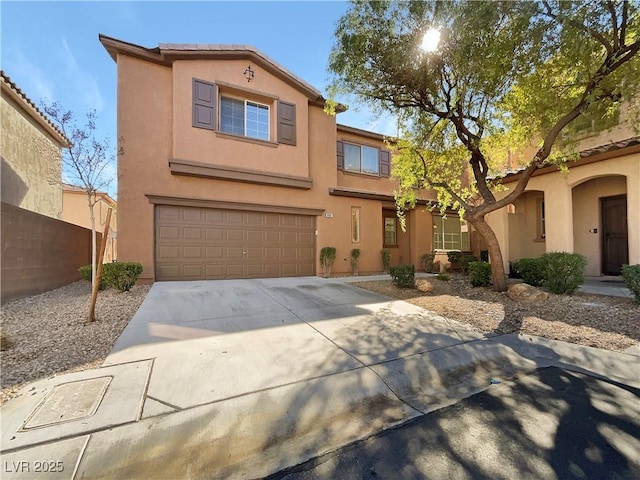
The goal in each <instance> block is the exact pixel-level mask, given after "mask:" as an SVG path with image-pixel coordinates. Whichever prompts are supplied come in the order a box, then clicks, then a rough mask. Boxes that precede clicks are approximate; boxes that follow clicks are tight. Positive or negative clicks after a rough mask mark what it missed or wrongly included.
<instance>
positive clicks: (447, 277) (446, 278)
mask: <svg viewBox="0 0 640 480" xmlns="http://www.w3.org/2000/svg"><path fill="white" fill-rule="evenodd" d="M436 278H437V279H438V280H442V281H443V282H448V281H449V280H451V275H449V274H448V273H439V274H438V275H436Z"/></svg>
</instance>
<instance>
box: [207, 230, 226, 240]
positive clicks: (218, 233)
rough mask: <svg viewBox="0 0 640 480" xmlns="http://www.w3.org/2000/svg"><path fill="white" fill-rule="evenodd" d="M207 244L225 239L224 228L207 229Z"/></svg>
mask: <svg viewBox="0 0 640 480" xmlns="http://www.w3.org/2000/svg"><path fill="white" fill-rule="evenodd" d="M205 238H206V240H207V242H215V241H216V240H222V239H223V238H224V230H223V229H222V228H207V229H206V232H205Z"/></svg>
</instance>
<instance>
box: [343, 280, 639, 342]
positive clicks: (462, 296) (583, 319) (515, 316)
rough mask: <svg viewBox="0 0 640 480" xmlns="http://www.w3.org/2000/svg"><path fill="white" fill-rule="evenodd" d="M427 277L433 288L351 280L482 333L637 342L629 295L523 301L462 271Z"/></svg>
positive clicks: (579, 295) (635, 315)
mask: <svg viewBox="0 0 640 480" xmlns="http://www.w3.org/2000/svg"><path fill="white" fill-rule="evenodd" d="M428 280H429V282H431V284H432V285H433V291H432V292H431V293H423V292H420V291H418V290H415V289H411V288H410V289H399V288H397V287H395V286H394V285H393V284H392V283H391V281H390V280H387V281H368V282H367V281H363V282H357V283H352V285H354V286H357V287H360V288H364V289H366V290H371V291H373V292H377V293H380V294H382V295H387V296H389V297H392V298H397V299H401V300H406V301H407V302H410V303H413V304H415V305H418V306H420V307H422V308H424V309H426V310H429V311H431V312H434V313H437V314H438V315H442V316H443V317H447V318H450V319H452V320H457V321H459V322H463V323H466V324H468V325H471V326H472V327H473V328H475V329H476V330H478V331H481V332H484V333H489V332H493V333H498V334H503V333H528V334H531V335H538V336H541V337H546V338H550V339H554V340H562V341H565V342H571V343H577V344H579V345H586V346H589V347H597V348H604V349H607V350H614V351H622V350H625V349H627V348H629V347H631V346H633V345H634V344H636V343H638V342H639V341H640V307H638V305H637V304H635V303H633V300H631V299H629V298H619V297H608V296H604V295H591V294H585V293H575V294H574V295H554V294H552V293H550V294H549V298H548V299H547V300H546V301H544V302H540V303H524V302H518V301H514V300H511V299H510V298H509V297H508V296H507V294H506V293H500V292H494V291H493V290H491V289H489V288H483V287H478V288H474V287H472V286H471V284H470V283H469V281H468V279H467V277H465V276H464V275H452V276H451V280H450V281H448V282H447V281H441V280H437V279H436V278H429V279H428Z"/></svg>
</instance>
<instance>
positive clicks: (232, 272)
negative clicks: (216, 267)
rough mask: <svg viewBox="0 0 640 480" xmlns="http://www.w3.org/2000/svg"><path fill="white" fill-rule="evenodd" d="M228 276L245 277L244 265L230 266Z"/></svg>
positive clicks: (228, 266)
mask: <svg viewBox="0 0 640 480" xmlns="http://www.w3.org/2000/svg"><path fill="white" fill-rule="evenodd" d="M226 270H227V271H226V272H225V273H226V276H227V277H244V268H243V265H242V264H238V263H236V264H228V265H227V269H226Z"/></svg>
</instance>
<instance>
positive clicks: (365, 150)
mask: <svg viewBox="0 0 640 480" xmlns="http://www.w3.org/2000/svg"><path fill="white" fill-rule="evenodd" d="M378 155H379V151H378V149H377V148H373V147H366V146H360V145H353V144H351V143H345V144H344V169H345V170H348V171H350V172H360V173H368V174H370V175H378V173H379V171H380V169H379V160H378Z"/></svg>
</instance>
